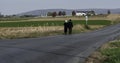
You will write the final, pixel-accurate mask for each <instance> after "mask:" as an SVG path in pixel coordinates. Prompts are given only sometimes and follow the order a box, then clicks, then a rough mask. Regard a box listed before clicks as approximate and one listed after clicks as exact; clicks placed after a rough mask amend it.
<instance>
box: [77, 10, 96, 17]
mask: <svg viewBox="0 0 120 63" xmlns="http://www.w3.org/2000/svg"><path fill="white" fill-rule="evenodd" d="M85 15H91V16H92V15H95V12H94V11H76V16H85Z"/></svg>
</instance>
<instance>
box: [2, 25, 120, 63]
mask: <svg viewBox="0 0 120 63" xmlns="http://www.w3.org/2000/svg"><path fill="white" fill-rule="evenodd" d="M119 36H120V24H117V25H111V26H109V27H105V28H103V29H100V30H96V31H92V32H87V33H80V34H73V35H59V36H49V37H41V38H29V39H12V40H10V39H4V40H0V63H84V61H85V59H86V58H87V57H88V56H89V55H90V54H91V53H93V52H94V51H95V50H96V49H98V48H99V47H100V46H101V45H103V44H104V43H106V42H108V41H111V40H115V39H117V38H119Z"/></svg>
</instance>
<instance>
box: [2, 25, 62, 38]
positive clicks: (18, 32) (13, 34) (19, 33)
mask: <svg viewBox="0 0 120 63" xmlns="http://www.w3.org/2000/svg"><path fill="white" fill-rule="evenodd" d="M61 30H63V27H61V26H55V27H52V26H51V27H44V26H43V27H13V28H0V38H1V39H4V38H24V37H26V38H27V37H28V38H29V37H35V36H39V35H43V34H44V33H50V32H54V31H61Z"/></svg>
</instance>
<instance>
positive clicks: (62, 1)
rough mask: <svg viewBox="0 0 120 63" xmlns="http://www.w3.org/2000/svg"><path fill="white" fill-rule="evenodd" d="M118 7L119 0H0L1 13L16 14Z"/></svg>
mask: <svg viewBox="0 0 120 63" xmlns="http://www.w3.org/2000/svg"><path fill="white" fill-rule="evenodd" d="M87 8H103V9H115V8H120V0H0V12H1V13H2V14H18V13H22V12H27V11H32V10H40V9H87Z"/></svg>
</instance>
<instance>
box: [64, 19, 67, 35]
mask: <svg viewBox="0 0 120 63" xmlns="http://www.w3.org/2000/svg"><path fill="white" fill-rule="evenodd" d="M67 29H68V21H67V20H65V22H64V34H65V35H66V34H67Z"/></svg>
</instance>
